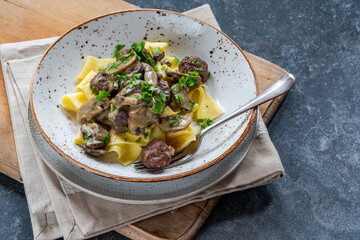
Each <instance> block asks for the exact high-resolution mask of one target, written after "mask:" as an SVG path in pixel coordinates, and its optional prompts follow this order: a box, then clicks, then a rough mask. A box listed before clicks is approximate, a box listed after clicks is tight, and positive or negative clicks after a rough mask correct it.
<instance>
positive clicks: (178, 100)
mask: <svg viewBox="0 0 360 240" xmlns="http://www.w3.org/2000/svg"><path fill="white" fill-rule="evenodd" d="M175 99H176V101H177V102H178V103H179V104H180V106H181V107H182V106H183V98H182V96H181V95H180V94H176V95H175Z"/></svg>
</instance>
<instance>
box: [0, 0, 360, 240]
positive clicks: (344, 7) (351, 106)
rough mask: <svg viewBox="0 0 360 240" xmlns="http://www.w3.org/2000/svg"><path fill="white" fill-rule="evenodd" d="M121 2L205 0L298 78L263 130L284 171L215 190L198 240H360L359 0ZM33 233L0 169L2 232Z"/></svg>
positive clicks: (222, 20)
mask: <svg viewBox="0 0 360 240" xmlns="http://www.w3.org/2000/svg"><path fill="white" fill-rule="evenodd" d="M129 2H131V3H133V4H135V5H138V6H140V7H143V8H161V9H168V10H173V11H178V12H183V11H186V10H189V9H191V8H194V7H197V6H200V5H202V4H204V3H206V2H208V3H209V4H210V5H211V7H212V9H213V11H214V14H215V16H216V18H217V20H218V22H219V24H220V26H221V28H222V30H223V31H224V32H225V33H226V34H227V35H229V36H230V37H231V38H232V39H233V40H235V42H237V43H238V45H239V46H240V47H241V48H243V49H244V50H246V51H248V52H251V53H253V54H256V55H257V56H260V57H262V58H265V59H267V60H269V61H271V62H273V63H276V64H278V65H280V66H281V67H283V68H284V69H286V70H287V71H289V72H291V73H293V74H294V75H295V77H296V79H297V83H296V85H295V87H294V88H293V89H292V90H291V91H290V92H289V94H288V96H287V98H286V99H285V102H284V103H283V105H282V106H281V108H280V110H279V111H278V113H277V114H276V116H275V117H274V119H273V120H272V122H271V123H270V125H269V127H268V129H269V132H270V136H271V138H272V140H273V142H274V144H275V146H276V148H277V150H278V152H279V155H280V157H281V159H282V162H283V165H284V168H285V172H286V177H285V178H283V179H281V180H279V181H277V182H275V183H272V184H268V185H266V186H262V187H257V188H254V189H250V190H246V191H242V192H237V193H233V194H229V195H226V196H223V197H222V198H221V200H220V202H219V204H218V205H217V206H216V208H215V210H214V211H213V212H212V214H211V215H210V217H209V218H208V220H207V221H206V222H205V224H204V226H203V227H202V229H201V230H200V232H199V234H198V235H197V236H196V239H360V171H359V170H360V151H359V149H360V134H359V129H360V116H359V114H360V109H359V101H360V71H359V70H360V1H335V0H333V1H329V0H319V1H311V0H302V1H297V0H292V1H290V0H282V1H265V0H258V1H247V0H241V1H234V0H222V1H214V0H212V1H203V0H194V1H191V2H190V1H177V0H168V1H164V2H163V1H155V0H141V1H135V0H130V1H129ZM160 2H161V3H160ZM32 238H33V236H32V229H31V222H30V217H29V213H28V208H27V204H26V198H25V195H24V189H23V186H22V184H20V183H18V182H16V181H15V180H12V179H10V178H8V177H6V176H5V175H2V174H0V239H32ZM94 239H126V238H125V237H122V236H120V235H119V234H117V233H115V232H111V233H107V234H104V235H101V236H99V237H96V238H94Z"/></svg>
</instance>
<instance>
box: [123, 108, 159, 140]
mask: <svg viewBox="0 0 360 240" xmlns="http://www.w3.org/2000/svg"><path fill="white" fill-rule="evenodd" d="M158 119H159V114H155V113H153V112H152V108H146V106H143V107H139V108H133V109H131V110H130V111H129V121H128V127H129V130H130V132H131V133H133V134H135V135H139V134H141V133H144V132H145V128H148V127H150V126H151V125H153V124H154V123H157V121H158Z"/></svg>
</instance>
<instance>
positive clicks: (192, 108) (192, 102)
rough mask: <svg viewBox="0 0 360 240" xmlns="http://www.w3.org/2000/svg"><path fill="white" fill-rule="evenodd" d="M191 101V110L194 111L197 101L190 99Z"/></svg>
mask: <svg viewBox="0 0 360 240" xmlns="http://www.w3.org/2000/svg"><path fill="white" fill-rule="evenodd" d="M190 103H191V112H192V111H194V106H195V102H194V101H193V100H191V99H190Z"/></svg>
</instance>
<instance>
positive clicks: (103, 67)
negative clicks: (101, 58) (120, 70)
mask: <svg viewBox="0 0 360 240" xmlns="http://www.w3.org/2000/svg"><path fill="white" fill-rule="evenodd" d="M105 68H106V66H102V67H99V68H98V70H99V71H102V70H104V69H105Z"/></svg>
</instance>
